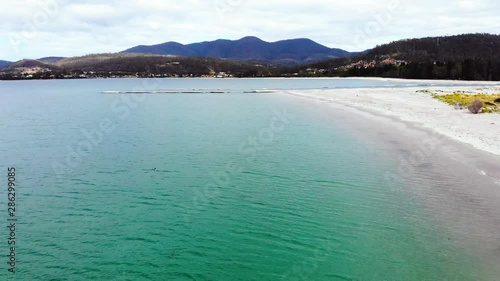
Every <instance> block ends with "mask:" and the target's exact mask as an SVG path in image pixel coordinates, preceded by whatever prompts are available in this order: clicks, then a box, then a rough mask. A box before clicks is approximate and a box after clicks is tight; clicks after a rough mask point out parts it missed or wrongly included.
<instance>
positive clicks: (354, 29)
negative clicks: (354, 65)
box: [0, 0, 500, 60]
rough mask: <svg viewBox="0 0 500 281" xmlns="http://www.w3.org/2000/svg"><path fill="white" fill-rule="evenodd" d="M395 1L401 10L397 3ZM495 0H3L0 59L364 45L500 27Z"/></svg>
mask: <svg viewBox="0 0 500 281" xmlns="http://www.w3.org/2000/svg"><path fill="white" fill-rule="evenodd" d="M394 3H396V4H399V6H398V9H391V8H390V7H393V6H394ZM498 10H500V4H498V3H497V1H494V0H459V1H430V0H421V1H419V2H418V3H411V2H409V1H403V0H385V1H372V0H351V1H331V0H315V1H303V0H300V1H299V0H266V1H264V0H254V1H249V0H214V1H204V0H183V1H174V0H122V1H119V0H109V1H98V0H76V1H75V0H17V1H1V2H0V18H2V23H1V26H0V38H2V40H0V59H8V60H17V59H21V58H25V57H30V58H37V57H43V56H50V55H62V56H72V55H83V54H88V53H97V52H114V51H120V50H124V49H126V48H129V47H133V46H135V45H139V44H157V43H162V42H166V41H178V42H181V43H192V42H198V41H207V40H215V39H218V38H225V39H238V38H241V37H243V36H247V35H254V36H258V37H261V38H262V39H264V40H268V41H276V40H281V39H290V38H299V37H306V38H311V39H313V40H315V41H318V42H319V43H322V44H325V45H327V46H329V47H337V48H343V49H347V50H350V51H358V50H364V49H368V48H371V47H373V46H374V45H376V44H382V43H386V42H389V41H392V40H395V39H402V38H413V37H423V36H435V35H451V34H460V33H469V32H490V33H496V32H498V26H500V17H499V16H498V15H497V12H496V11H498Z"/></svg>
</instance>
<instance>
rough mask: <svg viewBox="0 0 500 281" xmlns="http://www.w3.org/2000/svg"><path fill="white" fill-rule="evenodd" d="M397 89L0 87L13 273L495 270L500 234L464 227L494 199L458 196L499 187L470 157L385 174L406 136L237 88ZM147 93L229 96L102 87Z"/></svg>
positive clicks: (276, 275)
mask: <svg viewBox="0 0 500 281" xmlns="http://www.w3.org/2000/svg"><path fill="white" fill-rule="evenodd" d="M219 81H220V82H219ZM339 81H341V82H339ZM374 81H375V82H374ZM394 83H396V82H394V81H385V82H384V81H377V80H356V79H354V80H338V79H317V80H311V82H309V80H307V82H306V81H305V80H302V79H297V80H295V79H290V80H288V79H275V80H274V82H273V80H259V79H255V80H251V79H243V80H232V79H231V80H209V79H184V80H182V79H178V80H176V79H165V80H146V81H145V80H139V79H135V80H127V79H124V80H92V81H88V80H87V81H26V82H14V83H0V105H1V106H0V107H1V108H2V110H1V111H0V120H1V123H0V129H1V131H2V135H0V139H1V142H0V155H1V159H2V162H1V163H0V164H1V166H2V169H3V170H6V168H7V167H8V166H14V167H16V170H17V171H18V172H17V183H18V185H19V188H18V193H17V199H18V200H17V203H18V216H19V221H18V230H17V239H18V248H17V256H18V264H17V273H16V278H17V280H92V279H96V280H103V279H109V280H494V279H491V278H492V277H491V276H494V275H492V274H494V273H495V272H494V266H495V264H489V263H487V262H486V261H485V260H490V261H491V260H492V261H495V260H494V258H495V251H487V250H486V248H488V247H487V246H489V245H491V246H492V247H493V246H494V243H496V242H498V240H497V238H498V237H496V234H495V233H491V232H490V235H489V236H487V235H484V234H485V233H487V231H478V232H477V233H474V232H471V230H470V229H471V227H461V226H463V225H464V224H467V223H470V222H472V221H476V222H477V218H479V219H480V218H484V223H483V224H478V225H490V224H491V223H493V222H495V221H494V218H495V215H496V213H498V210H496V209H495V208H492V207H491V205H490V203H491V201H481V202H480V203H477V204H475V203H474V202H469V201H467V200H469V199H471V198H472V199H474V198H483V197H481V196H482V195H481V196H479V197H477V195H476V197H474V194H472V195H471V194H465V195H464V196H463V197H462V198H463V200H465V201H467V202H468V203H466V204H464V203H463V202H456V201H454V200H455V199H456V198H459V197H453V196H450V194H451V195H456V194H459V193H457V192H455V189H454V187H456V186H458V185H463V184H477V183H478V182H479V183H480V184H481V186H483V188H484V189H487V190H489V189H488V187H490V186H493V185H491V184H490V182H489V181H486V180H485V179H483V178H479V177H475V176H472V173H473V172H472V171H473V168H472V167H468V166H467V165H465V164H464V163H463V161H462V162H460V161H458V160H457V161H456V162H453V161H452V159H453V157H451V156H450V155H453V153H449V151H448V152H446V151H445V150H443V149H439V150H437V151H439V153H443V155H442V157H438V155H437V154H436V155H434V156H433V157H436V158H432V159H428V160H427V161H425V163H422V165H421V166H419V169H416V170H412V172H411V173H403V174H402V173H396V176H397V178H394V177H387V176H386V175H387V172H391V171H398V169H402V168H401V167H402V166H401V165H402V164H401V160H400V159H401V157H403V158H404V157H406V156H405V153H409V151H411V149H412V145H414V144H412V142H411V141H409V139H411V137H408V136H406V137H404V136H400V137H397V136H394V135H393V134H392V133H390V132H391V130H386V129H384V128H379V129H377V130H372V131H370V130H368V129H366V130H365V127H367V128H370V127H372V126H368V123H367V122H365V121H363V119H357V118H354V117H353V118H350V117H349V118H347V117H346V115H345V114H343V113H342V111H336V110H330V109H327V108H326V107H324V106H323V105H318V104H316V103H313V102H310V101H304V100H301V99H297V98H294V97H289V96H286V95H282V94H243V92H244V91H246V90H249V89H251V90H256V89H257V90H258V89H263V88H267V89H285V90H287V89H309V88H323V87H329V88H333V87H371V86H377V87H384V86H393V84H394ZM404 83H408V82H401V86H403V85H405V84H404ZM419 83H421V82H419ZM140 88H146V89H148V90H150V89H191V88H192V89H222V88H224V89H229V90H228V93H229V94H226V95H221V94H203V95H188V94H183V95H146V96H141V95H138V96H134V95H133V96H130V95H103V94H101V92H102V91H127V90H133V89H140ZM370 124H371V123H370ZM103 128H104V129H103ZM377 133H379V134H382V135H381V136H379V137H377V136H376V135H377ZM412 134H418V132H417V133H415V132H413V133H412ZM390 140H392V141H393V142H394V143H392V144H391V143H389V141H390ZM395 147H399V149H398V150H395ZM446 147H448V148H449V149H453V148H454V147H455V146H454V145H452V144H449V145H448V146H446ZM441 151H442V152H441ZM446 157H448V158H446ZM437 158H439V159H441V160H440V161H442V162H440V161H436V159H437ZM450 159H451V160H450ZM446 163H452V164H453V165H455V167H457V171H458V170H459V169H461V170H460V171H461V172H460V173H459V174H455V175H453V176H452V177H451V176H450V169H449V167H447V166H446ZM403 169H404V165H403ZM450 177H451V179H450ZM5 184H6V183H5ZM4 190H5V189H2V193H1V199H0V202H1V204H2V205H3V206H5V205H4V204H6V202H7V197H6V194H5V191H4ZM432 190H435V191H436V192H429V191H432ZM447 190H448V191H449V193H448V195H446V194H447V193H446V192H445V191H447ZM438 191H439V192H438ZM486 194H488V193H486ZM450 198H452V199H450ZM454 198H455V199H454ZM484 200H486V199H484ZM480 206H483V208H480ZM488 208H489V209H490V210H489V213H488V211H487V209H488ZM3 209H5V208H3ZM481 210H482V211H484V212H486V213H488V214H487V215H484V216H475V214H480V211H481ZM469 211H470V212H469ZM457 214H458V215H464V214H470V217H467V216H462V217H461V218H463V220H460V221H453V220H451V219H450V218H453V217H455V216H456V215H457ZM5 215H6V212H4V214H2V217H5ZM498 225H500V224H498ZM488 230H495V227H491V229H488ZM2 233H3V234H2V235H3V236H6V235H7V234H6V233H5V232H2ZM0 249H1V250H2V252H5V253H6V254H8V248H7V243H3V244H2V245H1V248H0ZM3 264H5V263H3ZM7 273H8V272H7V268H6V266H2V269H1V271H0V277H2V278H4V277H5V276H9V275H8V274H7Z"/></svg>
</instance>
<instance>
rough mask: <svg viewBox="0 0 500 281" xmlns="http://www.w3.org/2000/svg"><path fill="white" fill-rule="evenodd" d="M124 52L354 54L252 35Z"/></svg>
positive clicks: (283, 60) (264, 56)
mask: <svg viewBox="0 0 500 281" xmlns="http://www.w3.org/2000/svg"><path fill="white" fill-rule="evenodd" d="M123 53H142V54H156V55H174V56H187V57H209V58H220V59H232V60H247V61H261V62H266V63H272V64H276V65H299V64H304V63H312V62H317V61H322V60H326V59H332V58H343V57H349V56H352V55H355V54H357V53H351V52H348V51H345V50H342V49H335V48H328V47H326V46H323V45H321V44H318V43H316V42H314V41H312V40H310V39H304V38H302V39H291V40H282V41H277V42H266V41H263V40H261V39H259V38H257V37H252V36H248V37H244V38H242V39H239V40H235V41H232V40H222V39H220V40H215V41H210V42H201V43H193V44H188V45H183V44H180V43H177V42H166V43H162V44H158V45H152V46H144V45H141V46H136V47H133V48H130V49H127V50H125V51H123Z"/></svg>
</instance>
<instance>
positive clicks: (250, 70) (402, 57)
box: [0, 34, 500, 81]
mask: <svg viewBox="0 0 500 281" xmlns="http://www.w3.org/2000/svg"><path fill="white" fill-rule="evenodd" d="M3 63H4V64H9V62H3ZM34 72H35V73H36V74H29V73H34ZM94 72H98V73H99V75H100V76H99V77H113V76H136V77H151V76H158V77H200V76H205V77H206V76H209V77H213V76H219V75H221V73H226V74H229V75H230V76H233V77H310V76H315V77H318V76H319V77H322V76H326V77H331V76H335V77H339V76H340V77H359V76H362V77H364V76H368V77H392V78H408V79H453V80H493V81H500V36H499V35H495V34H463V35H455V36H443V37H427V38H419V39H404V40H399V41H395V42H391V43H388V44H384V45H379V46H376V47H374V48H373V49H371V50H369V51H366V52H362V53H349V52H346V51H342V50H339V49H330V48H327V47H325V46H322V45H320V44H317V43H315V42H313V41H312V40H309V39H293V40H284V41H278V42H274V43H269V42H264V41H262V40H260V39H258V38H256V37H245V38H242V39H240V40H236V41H229V40H216V41H212V42H202V43H195V44H190V45H182V44H179V43H172V42H170V43H164V44H159V45H156V46H140V47H134V48H132V49H129V50H127V51H124V52H120V53H114V54H96V55H87V56H82V57H72V58H62V57H47V58H41V59H38V60H22V61H18V62H15V63H10V64H9V65H8V66H4V67H1V66H0V79H4V80H6V79H24V78H26V76H30V78H32V79H53V78H59V77H64V78H66V77H75V76H77V77H80V76H84V77H85V75H87V74H86V73H94ZM27 73H28V74H27Z"/></svg>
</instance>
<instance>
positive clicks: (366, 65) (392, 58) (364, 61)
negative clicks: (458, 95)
mask: <svg viewBox="0 0 500 281" xmlns="http://www.w3.org/2000/svg"><path fill="white" fill-rule="evenodd" d="M310 68H313V69H324V71H322V72H323V74H322V75H328V76H382V77H395V78H414V79H460V80H496V81H498V80H500V36H499V35H492V34H464V35H457V36H446V37H428V38H422V39H409V40H400V41H396V42H392V43H389V44H385V45H381V46H377V47H375V48H373V49H372V50H370V51H369V52H367V53H365V54H363V55H359V56H354V57H352V58H345V59H337V60H328V61H324V62H320V63H316V64H311V65H308V66H306V67H302V68H301V69H300V70H301V73H304V72H305V69H310Z"/></svg>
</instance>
